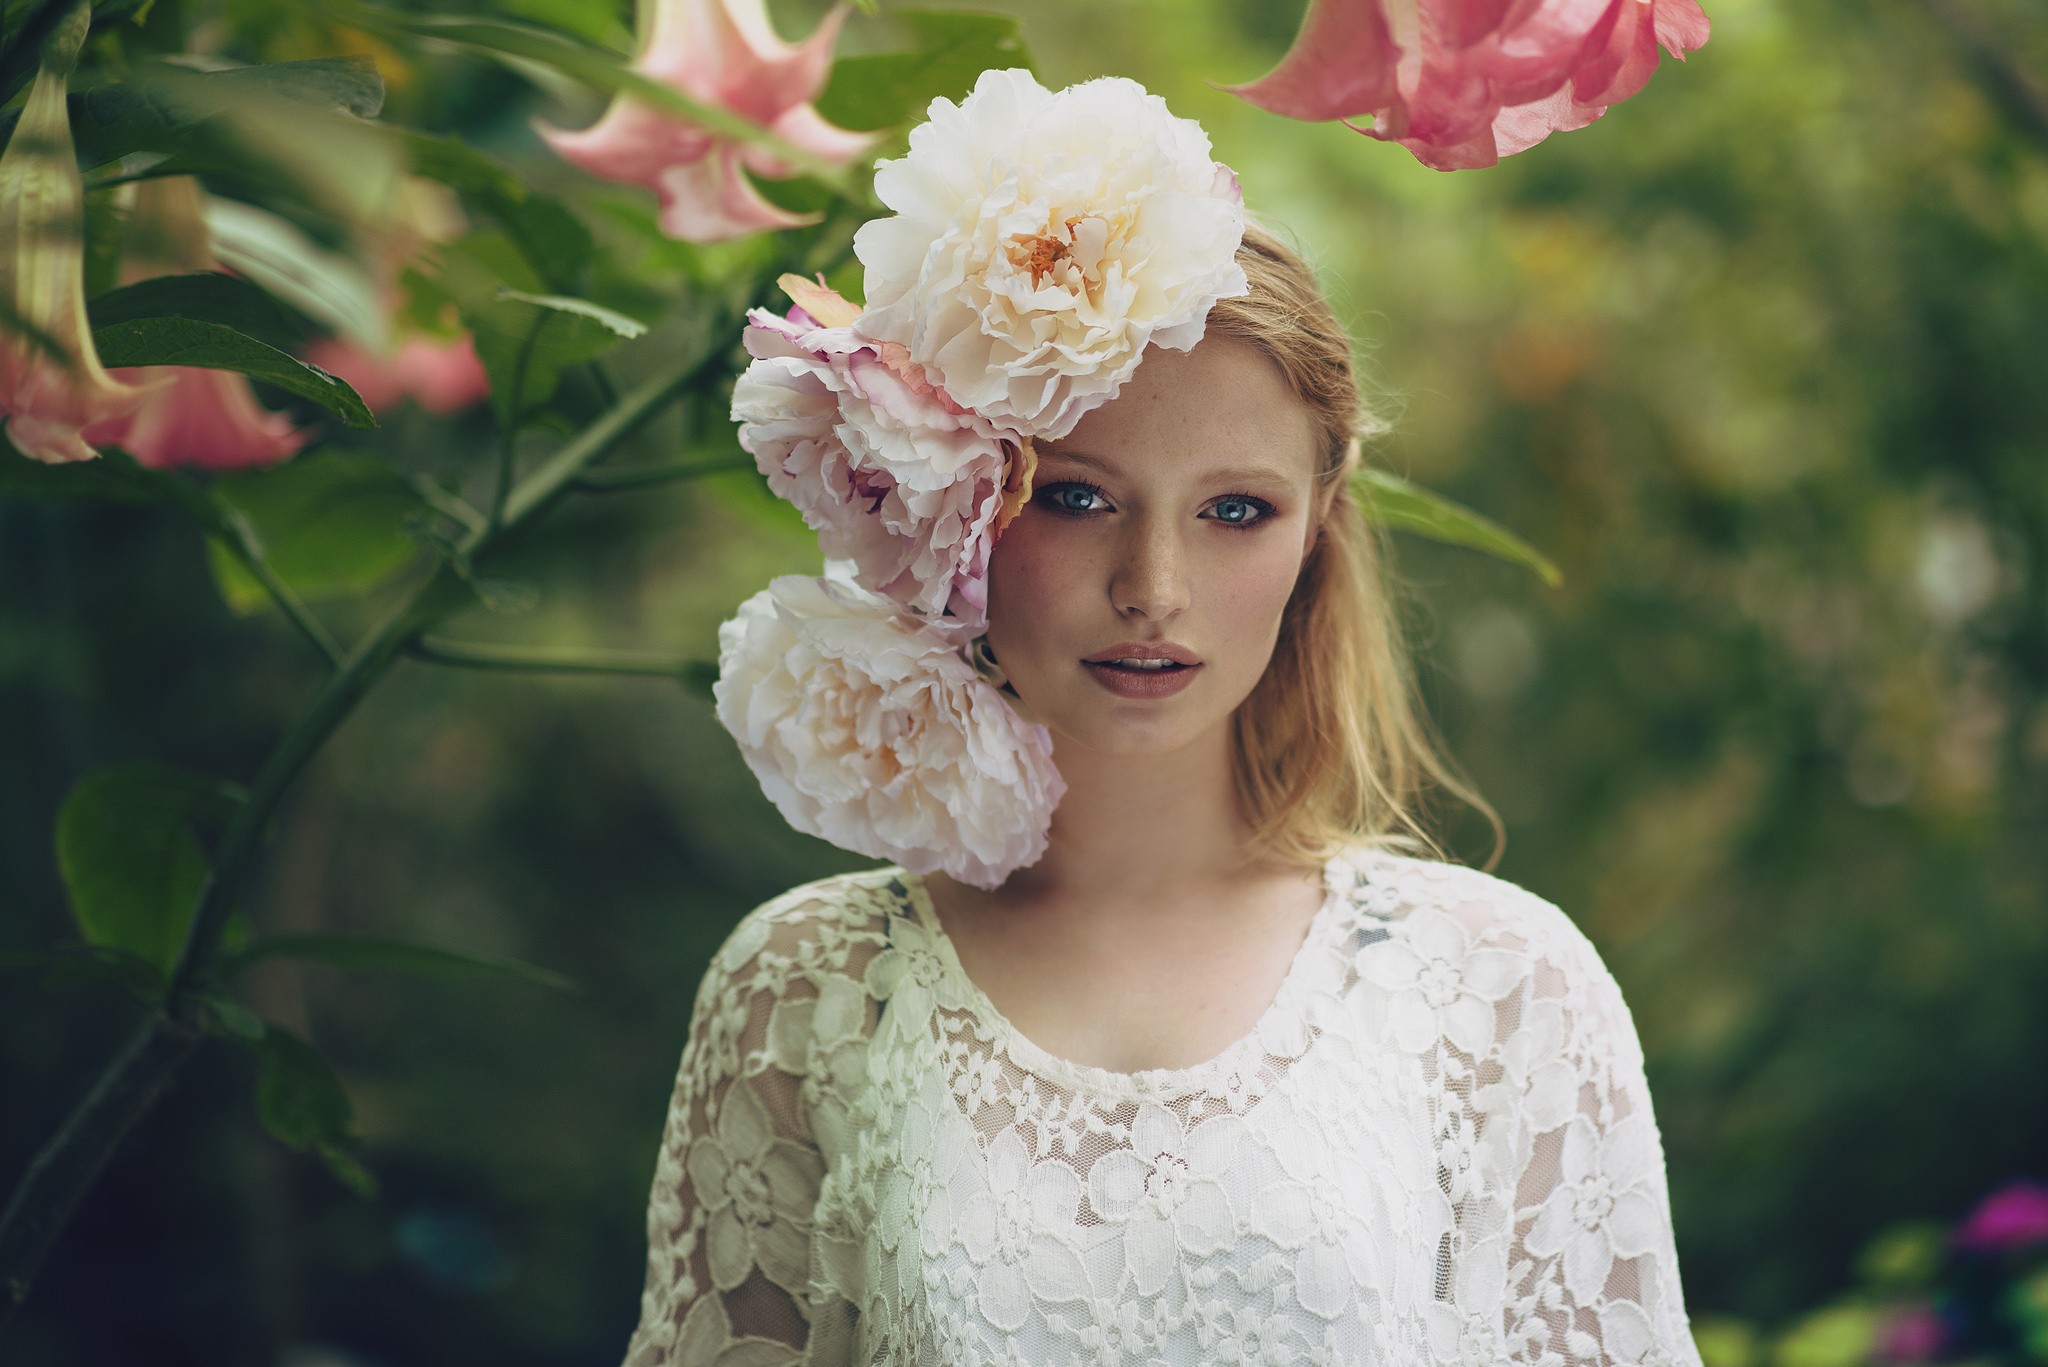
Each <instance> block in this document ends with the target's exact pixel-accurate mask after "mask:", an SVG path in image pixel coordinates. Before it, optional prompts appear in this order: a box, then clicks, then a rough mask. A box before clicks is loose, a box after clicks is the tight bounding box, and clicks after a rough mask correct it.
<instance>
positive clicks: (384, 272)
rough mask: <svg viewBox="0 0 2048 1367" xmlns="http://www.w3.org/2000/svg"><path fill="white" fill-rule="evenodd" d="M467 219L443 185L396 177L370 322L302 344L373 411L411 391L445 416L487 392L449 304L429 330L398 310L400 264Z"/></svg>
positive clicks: (378, 249) (379, 245)
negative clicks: (370, 324) (395, 199)
mask: <svg viewBox="0 0 2048 1367" xmlns="http://www.w3.org/2000/svg"><path fill="white" fill-rule="evenodd" d="M468 226H469V225H468V220H467V219H466V218H465V217H464V215H463V212H462V207H461V205H460V203H459V202H458V201H457V200H456V198H455V195H454V193H453V192H452V191H450V190H449V189H448V187H446V186H444V185H439V184H436V183H435V182H433V181H429V180H425V179H422V178H421V177H418V176H408V177H406V178H405V179H404V180H403V181H401V182H400V184H399V194H398V203H397V206H396V210H395V212H394V213H393V214H392V215H391V218H390V220H389V222H388V223H386V224H385V226H384V231H383V233H382V235H381V236H380V237H379V239H378V240H377V241H376V242H375V243H374V245H373V250H372V253H371V261H370V270H371V278H372V279H373V280H374V281H375V282H376V289H377V296H376V315H377V316H376V323H375V326H374V327H355V328H346V329H344V330H342V331H340V332H338V333H337V334H336V335H335V336H332V337H323V338H321V339H320V340H318V341H316V342H314V343H312V344H311V345H310V346H308V347H306V348H304V350H303V351H302V352H301V355H302V357H303V358H304V359H305V360H306V361H308V362H310V363H311V364H313V365H316V366H319V367H320V368H321V369H322V370H324V371H326V372H327V373H328V374H330V375H334V376H336V377H338V378H340V379H341V380H343V381H344V382H346V383H347V384H348V386H349V387H350V388H351V389H353V390H355V391H356V393H357V394H358V395H360V396H361V397H362V400H363V402H364V403H366V404H368V405H369V406H370V410H371V411H372V412H374V413H384V412H388V411H389V410H391V409H393V408H396V407H397V406H398V405H399V404H400V403H402V402H403V401H404V400H405V399H406V398H408V397H410V398H411V399H412V400H413V402H414V403H416V404H418V405H419V406H420V407H421V408H422V409H424V410H425V411H426V412H429V413H435V414H440V415H442V416H446V415H448V414H451V413H459V412H461V411H462V410H464V409H466V408H470V407H472V406H474V405H476V404H478V403H481V402H483V400H485V399H486V398H489V397H490V393H491V381H490V376H489V375H488V374H487V373H486V372H485V370H484V363H483V361H482V360H481V359H479V358H478V356H477V354H476V343H475V341H474V340H473V339H472V338H471V336H470V334H469V333H468V332H467V331H464V330H463V329H462V328H460V327H459V326H458V320H457V316H456V310H455V308H454V307H453V306H452V305H451V306H449V307H447V308H445V309H444V310H443V312H442V316H441V317H440V318H439V319H438V320H437V323H438V326H437V328H436V330H434V331H432V332H423V331H420V330H418V328H417V327H416V326H415V325H414V324H413V323H412V322H411V320H409V319H407V318H405V317H404V316H402V315H403V305H404V295H405V291H404V289H403V287H402V285H401V284H400V283H399V281H400V278H401V276H402V274H403V272H404V271H405V269H406V267H407V266H409V265H411V264H413V263H414V262H415V261H416V260H418V259H419V257H420V256H421V255H422V254H424V253H427V252H430V251H431V250H432V249H433V248H434V247H435V246H436V245H437V244H439V243H442V242H448V241H452V240H453V239H455V238H457V237H459V236H461V235H462V233H463V232H464V231H466V230H467V228H468Z"/></svg>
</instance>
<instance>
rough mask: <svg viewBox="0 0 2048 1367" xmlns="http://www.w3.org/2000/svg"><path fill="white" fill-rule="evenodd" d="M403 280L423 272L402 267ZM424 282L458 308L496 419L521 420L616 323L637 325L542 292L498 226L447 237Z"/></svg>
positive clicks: (609, 340)
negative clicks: (483, 374)
mask: <svg viewBox="0 0 2048 1367" xmlns="http://www.w3.org/2000/svg"><path fill="white" fill-rule="evenodd" d="M406 279H407V283H408V284H409V285H410V284H413V283H414V282H419V281H422V280H423V277H422V276H421V275H420V274H419V273H417V272H408V273H407V276H406ZM424 283H425V284H426V285H427V286H428V287H429V292H430V291H431V290H434V289H438V290H440V291H441V292H442V293H444V294H445V295H447V296H448V297H449V298H451V299H453V300H454V301H455V305H456V307H457V308H458V309H459V310H460V311H461V313H462V320H463V322H464V323H466V324H467V325H468V326H469V329H470V334H471V336H472V338H473V339H474V341H475V343H476V354H477V358H478V359H479V360H481V361H482V362H483V364H484V370H485V372H486V373H487V374H489V376H490V379H491V406H492V408H493V409H495V410H496V412H497V414H498V420H499V421H500V422H501V423H511V422H513V421H514V420H515V415H517V417H518V418H521V419H523V418H524V417H525V416H526V415H528V414H530V413H532V412H533V410H534V409H536V408H538V407H540V406H541V405H543V404H545V403H546V402H547V401H548V400H549V399H550V398H551V397H553V395H554V392H555V388H556V386H557V385H559V384H560V383H561V379H562V374H563V372H564V371H566V370H568V369H569V368H570V367H571V366H576V365H581V364H583V363H584V362H586V361H594V360H596V359H598V358H599V357H600V356H603V355H604V354H605V353H606V352H608V351H610V350H611V349H612V348H613V347H615V346H617V345H618V343H619V341H620V340H621V336H622V333H621V330H620V325H621V324H623V325H624V327H626V328H629V329H631V328H637V327H638V324H636V323H635V322H634V321H633V320H632V319H629V318H626V317H625V316H624V315H622V314H618V313H615V312H614V311H612V310H610V309H606V308H603V307H601V306H599V305H596V304H593V303H590V302H589V301H587V300H580V299H569V298H566V297H563V296H559V295H549V294H546V293H545V291H544V288H543V287H542V285H541V282H540V280H539V279H538V278H537V276H536V275H535V274H534V272H533V271H532V270H531V269H530V268H529V267H528V266H527V265H526V263H525V261H524V259H523V256H522V254H521V252H520V250H519V248H518V247H516V246H515V245H514V244H513V243H512V241H511V239H509V238H508V237H507V236H506V235H505V234H503V233H501V232H494V231H493V232H479V233H471V234H470V235H469V236H468V237H465V238H462V239H461V240H460V241H457V242H453V243H450V244H449V245H448V246H447V247H445V248H444V249H443V250H442V252H441V255H440V260H439V262H438V263H437V264H436V266H435V267H434V274H433V275H432V276H431V277H430V278H426V279H425V280H424ZM625 335H632V334H631V333H627V334H625ZM522 375H523V377H524V382H523V383H518V381H519V379H520V377H521V376H522ZM515 388H516V389H517V397H516V400H515V395H514V391H515Z"/></svg>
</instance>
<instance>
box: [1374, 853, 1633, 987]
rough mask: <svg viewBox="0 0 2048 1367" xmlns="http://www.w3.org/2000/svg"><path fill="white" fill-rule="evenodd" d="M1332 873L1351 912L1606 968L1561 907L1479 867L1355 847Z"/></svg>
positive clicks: (1570, 964) (1568, 964) (1564, 964)
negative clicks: (1344, 889)
mask: <svg viewBox="0 0 2048 1367" xmlns="http://www.w3.org/2000/svg"><path fill="white" fill-rule="evenodd" d="M1343 864H1344V867H1343V868H1342V870H1341V871H1340V872H1339V873H1338V875H1337V877H1338V878H1339V880H1340V881H1343V882H1346V883H1348V884H1349V885H1350V890H1351V898H1352V903H1353V906H1354V907H1355V909H1356V913H1357V914H1358V915H1359V916H1360V917H1363V918H1370V919H1371V920H1374V921H1378V922H1381V923H1385V924H1389V925H1391V924H1394V923H1401V922H1414V923H1416V925H1417V926H1429V927H1432V928H1435V929H1436V930H1438V931H1439V933H1440V932H1441V931H1442V930H1443V929H1444V928H1445V927H1446V926H1448V927H1455V929H1456V930H1457V932H1458V936H1459V940H1460V942H1461V943H1462V944H1463V945H1464V946H1465V947H1466V948H1467V949H1470V950H1477V949H1481V948H1486V949H1494V950H1506V951H1512V952H1516V953H1521V954H1524V955H1527V956H1528V957H1530V958H1531V959H1532V960H1544V961H1547V962H1549V963H1550V964H1553V965H1555V966H1556V967H1557V968H1559V969H1571V970H1576V971H1579V972H1596V971H1597V972H1599V973H1602V974H1604V973H1605V972H1606V965H1605V964H1604V963H1602V961H1601V959H1600V954H1599V951H1598V950H1596V949H1595V948H1594V947H1593V942H1592V941H1591V940H1589V939H1587V938H1586V934H1585V932H1584V931H1582V930H1580V929H1579V927H1578V925H1577V924H1576V923H1574V922H1573V921H1572V919H1571V917H1569V916H1567V915H1566V914H1565V912H1564V910H1563V908H1561V907H1559V906H1558V905H1557V904H1556V903H1555V902H1552V901H1550V900H1549V899H1548V898H1545V897H1542V896H1540V895H1538V894H1536V893H1534V892H1531V891H1529V889H1527V888H1525V887H1522V886H1521V885H1520V884H1518V883H1511V882H1509V881H1508V880H1507V879H1505V878H1500V877H1497V876H1495V875H1493V874H1490V873H1486V872H1484V871H1483V870H1480V869H1474V868H1468V867H1466V866H1465V865H1462V864H1449V863H1444V862H1442V861H1440V860H1434V859H1420V858H1416V857H1413V856H1410V855H1403V854H1397V853H1393V852H1390V851H1387V850H1380V849H1372V848H1359V849H1355V850H1353V851H1350V852H1348V853H1347V854H1346V855H1345V856H1343Z"/></svg>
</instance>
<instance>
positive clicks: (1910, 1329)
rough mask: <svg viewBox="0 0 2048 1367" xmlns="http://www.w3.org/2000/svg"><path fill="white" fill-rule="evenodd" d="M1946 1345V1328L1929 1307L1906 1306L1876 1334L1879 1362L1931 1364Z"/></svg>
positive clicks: (1939, 1317)
mask: <svg viewBox="0 0 2048 1367" xmlns="http://www.w3.org/2000/svg"><path fill="white" fill-rule="evenodd" d="M1947 1346H1948V1326H1947V1325H1945V1324H1943V1323H1942V1322H1941V1316H1939V1315H1937V1314H1935V1313H1934V1308H1933V1307H1932V1306H1929V1305H1909V1306H1906V1307H1904V1308H1903V1309H1901V1310H1900V1311H1899V1312H1898V1313H1897V1314H1895V1315H1893V1316H1892V1317H1891V1318H1890V1319H1889V1320H1887V1321H1885V1325H1884V1327H1883V1328H1882V1329H1881V1330H1879V1331H1878V1336H1877V1356H1878V1359H1879V1360H1880V1361H1883V1362H1900V1363H1912V1362H1932V1361H1934V1360H1935V1359H1936V1358H1938V1357H1940V1356H1941V1354H1942V1351H1943V1350H1944V1349H1945V1348H1947Z"/></svg>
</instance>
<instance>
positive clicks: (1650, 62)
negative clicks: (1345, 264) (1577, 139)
mask: <svg viewBox="0 0 2048 1367" xmlns="http://www.w3.org/2000/svg"><path fill="white" fill-rule="evenodd" d="M1708 29H1709V24H1708V21H1707V16H1706V14H1705V13H1704V12H1703V11H1702V10H1701V9H1700V7H1699V0H1310V5H1309V9H1308V14H1307V16H1306V17H1305V18H1304V19H1303V21H1302V26H1301V32H1300V34H1299V35H1297V36H1296V38H1295V41H1294V46H1293V47H1291V48H1290V49H1289V50H1288V52H1287V55H1286V56H1285V57H1284V58H1282V59H1281V62H1280V65H1279V66H1277V67H1275V68H1274V69H1273V70H1272V71H1270V72H1268V73H1267V74H1266V75H1265V76H1263V77H1261V78H1260V79H1258V80H1256V81H1253V82H1251V83H1250V84H1248V85H1241V86H1232V87H1229V88H1230V89H1231V90H1232V91H1233V92H1234V93H1236V94H1239V95H1242V96H1243V97H1244V98H1246V99H1248V100H1250V101H1251V102H1252V103H1253V104H1256V105H1259V106H1260V107H1261V108H1264V109H1270V110H1272V111H1273V112H1274V113H1276V114H1284V115H1286V116H1287V117H1289V118H1296V119H1314V120H1320V119H1343V120H1346V121H1347V123H1348V121H1349V120H1351V119H1356V118H1365V117H1368V116H1369V117H1371V118H1372V120H1373V126H1372V127H1371V128H1361V129H1359V130H1358V131H1360V132H1362V133H1364V134H1365V135H1366V136H1367V137H1372V138H1379V139H1381V140H1382V141H1387V142H1398V143H1400V144H1401V145H1402V146H1404V147H1406V148H1407V149H1408V150H1409V151H1411V152H1413V153H1414V154H1415V156H1416V158H1417V159H1418V160H1420V161H1421V162H1422V164H1423V165H1425V166H1429V167H1433V168H1435V169H1436V170H1439V171H1455V170H1462V169H1467V168H1470V167H1476V166H1491V165H1493V164H1494V163H1495V162H1496V161H1498V160H1499V159H1500V158H1502V157H1504V156H1508V155H1509V154H1511V153H1514V152H1520V151H1522V150H1523V149H1525V148H1529V147H1533V146H1535V145H1536V144H1537V143H1539V142H1541V141H1543V139H1545V138H1547V137H1549V136H1550V135H1551V134H1552V133H1555V132H1560V131H1563V130H1566V129H1571V128H1583V127H1585V126H1586V125H1587V124H1589V123H1591V122H1593V120H1595V119H1597V118H1599V117H1600V116H1601V115H1602V114H1604V113H1605V112H1606V111H1607V106H1609V105H1611V104H1615V103H1618V102H1620V101H1622V100H1625V99H1627V98H1628V97H1629V96H1631V95H1633V94H1635V93H1636V92H1637V91H1638V90H1641V89H1642V88H1643V84H1644V82H1646V81H1648V80H1649V79H1650V73H1651V72H1653V71H1655V70H1656V69H1657V62H1658V48H1659V46H1660V45H1661V46H1662V48H1663V49H1664V50H1665V51H1667V52H1669V53H1670V54H1671V55H1672V56H1674V57H1677V58H1679V59H1681V60H1683V59H1684V57H1685V54H1686V53H1688V52H1690V51H1692V50H1693V49H1695V48H1697V47H1699V46H1700V45H1701V44H1703V43H1705V42H1706V41H1707V33H1708ZM1353 126H1355V125H1353Z"/></svg>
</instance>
